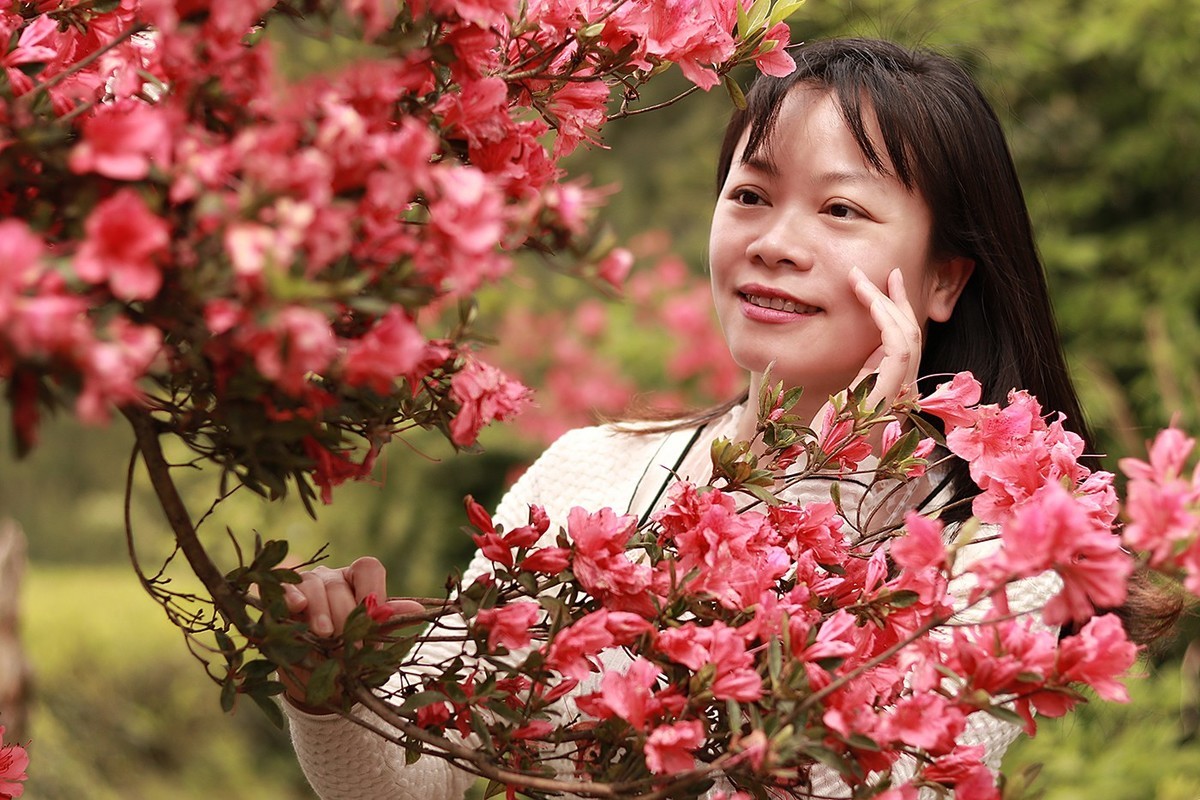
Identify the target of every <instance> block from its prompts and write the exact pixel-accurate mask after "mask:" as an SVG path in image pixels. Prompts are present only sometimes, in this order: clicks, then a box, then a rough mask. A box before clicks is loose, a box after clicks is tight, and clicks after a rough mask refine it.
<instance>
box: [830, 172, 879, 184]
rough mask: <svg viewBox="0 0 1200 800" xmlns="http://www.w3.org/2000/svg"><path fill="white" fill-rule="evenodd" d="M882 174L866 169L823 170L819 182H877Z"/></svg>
mask: <svg viewBox="0 0 1200 800" xmlns="http://www.w3.org/2000/svg"><path fill="white" fill-rule="evenodd" d="M881 177H882V176H881V175H879V173H877V172H870V171H868V170H865V169H854V170H830V171H829V172H822V173H821V174H820V175H818V176H817V182H818V183H821V184H828V183H875V182H876V181H878V180H880V178H881Z"/></svg>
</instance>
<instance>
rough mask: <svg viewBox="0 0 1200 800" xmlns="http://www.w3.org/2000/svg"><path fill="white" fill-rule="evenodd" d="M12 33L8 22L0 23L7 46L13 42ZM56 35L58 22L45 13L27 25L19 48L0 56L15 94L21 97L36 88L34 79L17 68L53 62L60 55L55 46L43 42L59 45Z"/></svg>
mask: <svg viewBox="0 0 1200 800" xmlns="http://www.w3.org/2000/svg"><path fill="white" fill-rule="evenodd" d="M12 33H13V31H12V29H11V28H9V26H8V25H4V24H0V36H3V40H4V43H5V47H6V48H7V47H8V43H9V42H10V41H11V38H12ZM57 34H58V23H57V22H55V21H54V19H53V18H52V17H50V16H49V15H46V14H43V15H41V16H39V17H38V18H36V19H35V20H33V22H30V23H29V24H27V25H26V26H25V28H24V29H23V30H22V31H21V35H20V37H18V39H17V46H16V47H14V48H13V49H12V50H11V51H9V52H7V53H5V54H4V55H2V56H0V67H4V71H5V72H6V73H7V75H8V82H9V83H10V84H11V85H12V87H13V89H14V94H16V95H18V96H19V95H22V94H25V93H26V92H28V91H29V90H30V89H32V88H33V81H31V80H30V79H29V76H28V75H26V74H25V73H24V72H22V71H21V70H20V69H18V67H20V66H21V65H22V64H37V63H44V62H50V61H54V60H56V59H57V58H58V49H57V48H56V47H50V46H47V45H46V44H43V43H44V42H49V43H50V44H58V42H56V41H55V40H56V39H59V38H60V37H59V36H58V35H57ZM60 46H61V45H60Z"/></svg>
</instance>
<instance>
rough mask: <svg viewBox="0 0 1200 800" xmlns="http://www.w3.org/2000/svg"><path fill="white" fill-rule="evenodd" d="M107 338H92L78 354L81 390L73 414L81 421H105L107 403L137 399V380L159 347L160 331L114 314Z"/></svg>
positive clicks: (139, 395) (138, 395)
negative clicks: (106, 339) (96, 339)
mask: <svg viewBox="0 0 1200 800" xmlns="http://www.w3.org/2000/svg"><path fill="white" fill-rule="evenodd" d="M108 335H109V336H110V337H111V340H109V341H96V342H93V343H91V344H89V345H88V346H87V348H86V349H85V351H84V352H83V353H81V354H80V361H81V364H80V368H81V370H82V372H83V376H84V382H83V391H82V392H80V393H79V397H78V398H77V399H76V401H75V413H76V414H78V415H79V418H80V419H81V420H83V421H84V422H89V423H93V424H98V423H103V422H107V421H108V406H109V404H118V405H120V404H122V403H127V402H137V401H138V400H140V399H141V397H142V393H141V391H140V390H139V389H138V387H137V383H138V381H139V380H141V378H142V376H143V375H145V374H146V372H147V371H148V370H149V369H150V365H151V364H152V363H153V362H154V359H155V358H156V357H157V356H158V353H159V351H160V350H161V349H162V332H161V331H160V330H159V329H158V328H155V327H151V326H149V325H134V324H133V323H131V322H129V321H128V320H127V319H125V318H124V317H117V318H116V319H114V320H113V321H112V323H111V324H110V326H109V329H108Z"/></svg>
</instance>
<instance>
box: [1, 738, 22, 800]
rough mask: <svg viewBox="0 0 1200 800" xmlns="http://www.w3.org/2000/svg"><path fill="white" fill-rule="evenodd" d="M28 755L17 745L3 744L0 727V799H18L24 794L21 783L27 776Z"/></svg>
mask: <svg viewBox="0 0 1200 800" xmlns="http://www.w3.org/2000/svg"><path fill="white" fill-rule="evenodd" d="M28 767H29V753H28V752H26V750H25V748H24V747H21V746H20V745H17V744H4V726H3V725H0V797H20V796H21V795H22V794H24V793H25V786H24V784H23V783H22V782H23V781H25V780H28V778H29V776H28V775H27V774H26V773H25V770H26V769H27V768H28Z"/></svg>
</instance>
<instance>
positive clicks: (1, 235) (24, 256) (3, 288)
mask: <svg viewBox="0 0 1200 800" xmlns="http://www.w3.org/2000/svg"><path fill="white" fill-rule="evenodd" d="M45 250H46V246H45V244H44V243H43V242H42V238H41V237H40V236H38V235H37V234H35V233H34V232H33V231H32V230H30V229H29V226H28V225H26V224H25V223H24V222H23V221H21V220H17V219H6V220H0V264H3V265H4V266H3V268H2V269H0V326H3V325H4V324H5V323H6V322H7V321H8V318H9V316H10V315H11V314H12V313H13V308H14V305H15V303H16V300H17V296H18V294H19V293H20V292H21V291H22V290H23V289H25V288H26V287H27V286H29V285H31V284H32V283H33V282H34V280H35V279H36V277H37V275H38V273H39V272H40V270H41V259H42V255H43V254H44V253H45Z"/></svg>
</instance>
